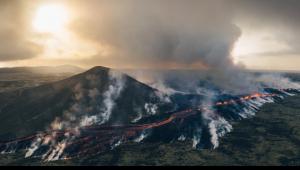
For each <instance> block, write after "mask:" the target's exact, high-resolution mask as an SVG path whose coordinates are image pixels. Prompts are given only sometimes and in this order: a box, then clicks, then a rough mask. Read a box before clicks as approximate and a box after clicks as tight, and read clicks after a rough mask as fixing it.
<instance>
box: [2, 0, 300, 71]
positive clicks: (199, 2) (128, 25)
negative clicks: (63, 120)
mask: <svg viewBox="0 0 300 170" xmlns="http://www.w3.org/2000/svg"><path fill="white" fill-rule="evenodd" d="M299 9H300V1H299V0H284V1H283V0H151V1H150V0H88V1H87V0H28V1H20V0H1V1H0V22H1V24H0V67H14V66H37V65H64V64H69V65H78V66H80V67H84V68H85V67H92V66H96V65H102V66H107V67H113V68H122V69H124V68H143V69H147V68H151V69H210V68H213V69H216V68H217V69H219V70H223V69H232V68H239V69H265V70H298V71H299V70H300V56H299V54H300V30H299V29H298V28H300V21H299V17H300V10H299Z"/></svg>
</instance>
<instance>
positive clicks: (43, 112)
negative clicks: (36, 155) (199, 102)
mask: <svg viewBox="0 0 300 170" xmlns="http://www.w3.org/2000/svg"><path fill="white" fill-rule="evenodd" d="M22 69H23V70H24V69H25V68H19V71H20V70H22ZM36 69H44V70H47V69H45V68H35V70H36ZM25 70H26V69H25ZM2 71H3V70H2ZM161 100H162V99H161V96H159V92H158V91H157V90H156V89H153V88H151V87H149V86H147V85H145V84H142V83H140V82H138V81H136V80H135V79H133V78H131V77H129V76H127V75H125V74H122V73H119V72H117V71H114V70H111V69H109V68H105V67H94V68H92V69H91V70H88V71H86V72H84V73H81V74H77V75H75V76H72V77H70V78H67V79H64V80H61V81H57V82H54V83H49V84H46V85H42V86H38V87H32V88H27V89H21V90H17V91H13V92H5V93H1V95H0V139H1V140H8V139H12V138H16V137H22V136H26V135H30V134H33V133H36V132H38V131H44V130H45V129H47V128H50V125H51V124H52V126H55V125H53V122H55V121H54V120H57V118H58V119H59V120H60V121H61V122H65V124H68V125H69V126H80V125H81V126H84V125H85V124H86V125H89V124H90V123H102V124H127V123H130V122H135V121H138V120H139V119H141V117H143V116H150V115H153V114H156V112H160V111H159V109H158V108H164V107H162V106H159V107H158V106H157V105H159V104H160V103H161ZM115 105H117V106H118V107H114V106H115Z"/></svg>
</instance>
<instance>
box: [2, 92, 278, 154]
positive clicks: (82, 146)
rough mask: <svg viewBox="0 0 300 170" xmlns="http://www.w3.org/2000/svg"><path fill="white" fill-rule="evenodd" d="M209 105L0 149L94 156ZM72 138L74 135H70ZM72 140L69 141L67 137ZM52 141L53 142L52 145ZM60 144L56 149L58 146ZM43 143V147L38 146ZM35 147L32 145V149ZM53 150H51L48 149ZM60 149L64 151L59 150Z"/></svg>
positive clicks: (27, 140) (47, 135)
mask: <svg viewBox="0 0 300 170" xmlns="http://www.w3.org/2000/svg"><path fill="white" fill-rule="evenodd" d="M277 95H278V94H269V93H265V94H263V93H255V94H252V95H249V96H243V97H240V98H238V99H231V100H226V101H220V102H217V103H215V104H213V105H212V106H213V107H220V106H226V105H232V104H235V103H237V102H243V101H247V100H253V99H255V98H266V97H275V96H277ZM208 107H211V106H202V107H198V108H190V109H186V110H183V111H179V112H174V113H172V114H171V115H170V116H169V117H168V118H167V119H165V120H161V121H156V122H152V123H147V124H131V125H111V126H105V125H92V126H86V127H82V128H81V129H80V133H78V132H76V131H74V130H62V131H48V132H45V133H39V134H35V135H31V136H27V137H23V138H19V139H15V140H12V141H9V142H2V143H0V151H2V152H3V153H4V152H10V151H11V150H22V149H28V148H30V147H32V143H33V142H35V141H37V140H39V143H40V144H39V148H40V150H39V152H38V153H39V154H38V155H31V156H40V157H43V158H48V160H53V159H54V158H55V157H56V159H71V158H75V157H81V156H84V155H93V154H97V153H99V152H103V151H105V150H107V149H112V148H113V146H117V145H119V144H120V143H121V142H126V141H130V140H134V139H135V138H137V137H138V135H140V134H141V133H142V132H143V131H145V130H147V129H154V128H158V127H162V126H164V125H167V124H169V123H171V122H174V121H175V120H176V119H179V120H184V119H185V118H187V117H190V116H192V115H196V114H198V113H201V111H203V110H205V109H208ZM70 136H71V137H73V138H70ZM66 138H67V139H71V140H66ZM51 141H55V144H56V145H53V143H52V144H51ZM57 145H59V148H57ZM41 146H44V147H41ZM36 150H38V149H37V148H35V151H36ZM51 150H52V151H51ZM59 151H63V152H59Z"/></svg>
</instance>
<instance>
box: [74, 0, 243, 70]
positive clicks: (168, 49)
mask: <svg viewBox="0 0 300 170" xmlns="http://www.w3.org/2000/svg"><path fill="white" fill-rule="evenodd" d="M77 3H78V4H77V6H80V10H81V16H80V17H79V19H78V20H77V21H75V22H74V24H73V28H74V31H75V32H77V33H78V34H80V35H81V36H82V37H84V38H85V39H89V40H92V41H94V42H96V43H98V44H99V45H104V46H109V47H110V48H111V49H112V51H113V52H112V54H111V56H112V57H113V58H115V59H116V60H119V61H122V62H125V63H128V62H137V63H138V62H140V63H142V64H144V65H145V64H149V63H164V64H166V65H168V64H169V63H172V62H175V63H179V64H183V65H185V66H189V65H191V64H194V63H195V62H200V63H203V64H204V65H206V66H212V67H227V66H229V65H230V66H231V65H232V63H231V59H230V51H231V48H232V47H233V44H234V42H235V40H236V39H237V38H238V37H239V35H240V30H239V29H238V27H236V26H235V25H234V24H232V22H231V14H230V13H231V12H230V10H228V8H227V5H226V3H225V1H207V0H203V1H195V0H189V1H179V0H173V1H168V0H154V1H144V0H141V1H134V0H125V1H117V2H116V1H90V2H89V3H83V2H82V1H78V2H77ZM99 58H101V57H100V56H99Z"/></svg>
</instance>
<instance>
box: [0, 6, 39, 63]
mask: <svg viewBox="0 0 300 170" xmlns="http://www.w3.org/2000/svg"><path fill="white" fill-rule="evenodd" d="M0 20H1V24H0V61H10V60H19V59H28V58H32V57H35V56H36V55H37V54H38V53H39V52H41V50H42V47H41V46H39V45H37V44H35V43H33V42H31V41H29V40H28V39H27V37H26V35H27V34H29V33H28V32H27V31H26V27H27V26H26V23H25V22H26V16H25V8H24V4H23V3H22V2H21V1H16V0H11V1H7V0H3V1H1V2H0Z"/></svg>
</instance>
